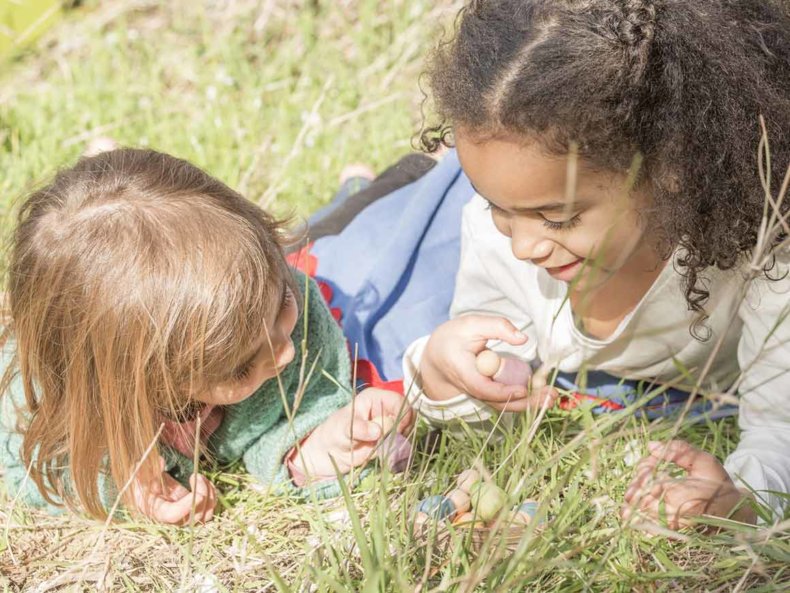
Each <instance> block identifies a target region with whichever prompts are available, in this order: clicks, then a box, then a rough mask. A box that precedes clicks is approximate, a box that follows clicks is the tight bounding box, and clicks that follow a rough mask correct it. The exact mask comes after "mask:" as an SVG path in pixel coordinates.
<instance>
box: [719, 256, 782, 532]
mask: <svg viewBox="0 0 790 593" xmlns="http://www.w3.org/2000/svg"><path fill="white" fill-rule="evenodd" d="M789 273H790V254H788V253H786V252H785V253H784V254H779V255H778V256H777V265H776V267H775V268H774V270H773V271H772V272H771V275H772V276H773V277H775V278H780V280H777V281H770V280H766V279H765V278H759V279H757V280H755V281H754V282H753V284H752V286H751V287H750V289H749V293H748V294H747V297H746V299H744V302H743V303H742V305H741V308H740V317H741V319H742V320H743V334H742V337H741V341H740V344H739V345H738V362H739V364H740V367H741V371H742V382H741V384H740V386H739V396H740V405H739V406H740V411H739V418H738V422H739V425H740V427H741V437H740V442H739V443H738V447H737V448H736V449H735V451H734V452H733V453H732V454H731V455H730V456H729V457H728V458H727V460H726V461H725V464H724V465H725V468H726V469H727V472H728V473H729V475H730V476H731V477H732V478H733V480H735V482H736V484H738V485H739V486H741V487H743V488H747V489H749V490H754V491H755V495H756V496H757V498H758V499H760V501H761V502H763V503H764V504H766V505H768V506H769V507H770V508H771V509H773V511H774V512H775V513H776V514H777V515H778V516H781V515H782V513H783V511H784V510H786V509H787V508H788V498H787V497H784V498H782V497H781V496H778V495H776V494H772V493H771V491H776V492H782V493H786V494H787V493H790V455H788V451H790V276H788V274H789Z"/></svg>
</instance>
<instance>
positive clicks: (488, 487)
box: [471, 482, 507, 522]
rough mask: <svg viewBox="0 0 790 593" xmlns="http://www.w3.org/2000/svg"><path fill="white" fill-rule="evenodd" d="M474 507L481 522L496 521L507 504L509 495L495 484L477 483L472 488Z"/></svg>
mask: <svg viewBox="0 0 790 593" xmlns="http://www.w3.org/2000/svg"><path fill="white" fill-rule="evenodd" d="M471 499H472V507H473V508H474V509H475V514H476V515H477V516H478V517H480V519H481V520H483V521H485V522H488V521H491V520H492V519H494V518H495V517H496V516H497V514H499V512H500V511H501V510H502V508H503V507H504V506H505V504H506V503H507V494H506V493H505V491H504V490H502V488H500V487H499V486H497V485H496V484H494V483H493V482H477V483H476V484H474V485H473V486H472V492H471Z"/></svg>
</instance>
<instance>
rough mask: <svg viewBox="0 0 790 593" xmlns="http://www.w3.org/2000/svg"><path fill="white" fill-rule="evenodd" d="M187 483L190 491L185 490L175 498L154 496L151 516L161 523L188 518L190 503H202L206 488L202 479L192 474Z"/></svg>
mask: <svg viewBox="0 0 790 593" xmlns="http://www.w3.org/2000/svg"><path fill="white" fill-rule="evenodd" d="M189 483H190V485H191V486H192V488H193V491H192V492H189V491H188V490H186V489H184V490H185V492H186V493H185V494H184V496H182V497H181V498H179V499H177V500H167V499H165V498H161V497H159V498H156V499H155V500H154V501H153V504H152V506H151V512H152V515H151V516H152V517H153V518H154V519H156V520H157V521H161V522H162V523H171V524H179V523H181V522H182V521H184V520H188V519H189V514H190V513H191V512H192V504H193V502H194V504H195V506H196V507H197V506H199V505H201V504H203V501H204V500H205V498H206V496H207V494H208V489H207V487H206V485H205V483H204V482H203V481H202V480H196V479H195V476H194V475H193V476H192V477H190V479H189Z"/></svg>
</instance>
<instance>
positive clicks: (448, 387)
mask: <svg viewBox="0 0 790 593" xmlns="http://www.w3.org/2000/svg"><path fill="white" fill-rule="evenodd" d="M440 368H441V366H440V365H438V364H436V363H435V362H434V360H433V357H432V356H431V342H430V340H429V341H428V344H427V346H426V348H425V353H424V355H423V359H422V361H421V362H420V372H419V376H418V377H417V379H418V381H417V383H418V385H417V386H418V387H419V388H420V391H422V393H424V394H425V396H426V397H427V398H428V399H432V400H434V401H444V400H448V399H452V398H454V397H456V396H457V395H459V394H461V393H462V391H461V390H460V389H458V387H456V386H455V385H453V384H452V383H450V382H449V381H448V380H447V379H446V378H445V376H444V373H442V372H441V371H440Z"/></svg>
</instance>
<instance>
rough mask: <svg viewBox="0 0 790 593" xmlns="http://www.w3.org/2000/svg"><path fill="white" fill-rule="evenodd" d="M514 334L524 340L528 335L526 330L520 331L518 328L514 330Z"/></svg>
mask: <svg viewBox="0 0 790 593" xmlns="http://www.w3.org/2000/svg"><path fill="white" fill-rule="evenodd" d="M513 335H514V336H516V337H517V338H518V339H519V340H523V339H524V338H526V337H527V336H526V334H525V333H524V332H520V331H518V330H516V331H515V332H513Z"/></svg>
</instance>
